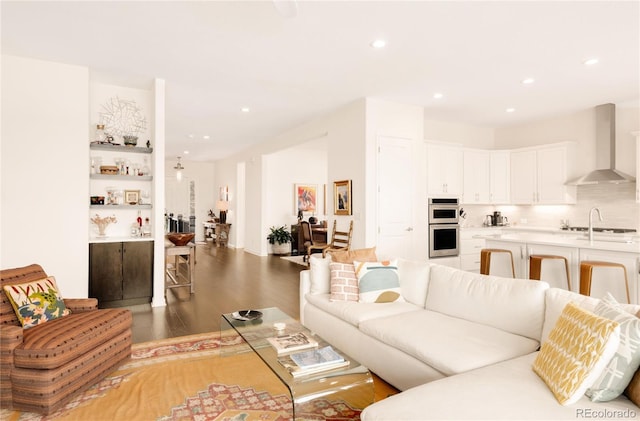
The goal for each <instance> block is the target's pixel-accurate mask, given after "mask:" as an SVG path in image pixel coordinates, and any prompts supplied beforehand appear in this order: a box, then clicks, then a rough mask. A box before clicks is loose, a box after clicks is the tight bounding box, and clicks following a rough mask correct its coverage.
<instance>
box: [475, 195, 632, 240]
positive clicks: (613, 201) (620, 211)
mask: <svg viewBox="0 0 640 421" xmlns="http://www.w3.org/2000/svg"><path fill="white" fill-rule="evenodd" d="M635 189H636V184H635V183H626V184H593V185H587V186H578V196H577V203H576V204H575V205H546V206H538V205H536V206H533V205H517V206H515V205H514V206H484V205H462V207H463V208H464V209H465V211H466V212H467V215H468V216H467V218H466V219H465V220H464V221H463V226H467V227H472V226H475V227H479V226H482V223H483V221H484V217H485V215H487V214H491V213H493V211H500V212H502V215H503V216H506V217H508V218H509V223H510V224H511V225H512V226H532V227H558V228H559V227H560V221H561V220H562V219H568V220H569V225H571V226H588V225H589V211H590V209H591V208H593V207H597V208H598V209H600V212H601V213H602V222H600V221H598V220H597V217H596V220H594V226H596V227H607V228H634V229H636V230H637V231H638V232H640V203H636V201H635V197H636V193H635Z"/></svg>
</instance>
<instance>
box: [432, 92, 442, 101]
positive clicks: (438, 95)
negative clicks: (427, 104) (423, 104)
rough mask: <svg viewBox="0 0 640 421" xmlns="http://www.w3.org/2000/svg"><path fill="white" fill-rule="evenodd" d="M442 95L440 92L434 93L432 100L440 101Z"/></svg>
mask: <svg viewBox="0 0 640 421" xmlns="http://www.w3.org/2000/svg"><path fill="white" fill-rule="evenodd" d="M443 96H444V95H442V94H441V93H440V92H436V93H435V94H433V98H434V99H440V98H442V97H443Z"/></svg>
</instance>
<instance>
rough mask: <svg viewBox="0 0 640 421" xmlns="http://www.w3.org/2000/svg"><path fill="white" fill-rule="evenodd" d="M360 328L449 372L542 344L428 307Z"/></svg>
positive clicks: (379, 319)
mask: <svg viewBox="0 0 640 421" xmlns="http://www.w3.org/2000/svg"><path fill="white" fill-rule="evenodd" d="M360 330H361V331H362V332H363V333H365V334H367V335H369V336H371V337H373V338H376V339H377V340H379V341H381V342H384V343H385V344H387V345H389V346H392V347H394V348H397V349H399V350H401V351H403V352H405V353H407V354H409V355H411V356H413V357H414V358H416V359H418V360H420V361H422V362H424V363H425V364H428V365H429V366H431V367H433V368H435V369H436V370H438V371H439V372H441V373H443V374H444V375H446V376H451V375H453V374H458V373H462V372H465V371H469V370H472V369H474V368H478V367H483V366H485V365H489V364H495V363H497V362H499V361H504V360H507V359H510V358H514V357H518V356H520V355H524V354H528V353H531V352H534V351H535V350H536V349H538V346H539V345H540V344H539V343H538V341H536V340H533V339H530V338H526V337H524V336H520V335H514V334H512V333H508V332H505V331H503V330H500V329H497V328H494V327H491V326H487V325H484V324H478V323H474V322H470V321H468V320H464V319H460V318H457V317H452V316H448V315H445V314H442V313H438V312H435V311H425V310H423V311H418V312H411V313H404V314H398V315H395V316H388V317H385V318H378V319H370V320H366V321H362V322H361V323H360Z"/></svg>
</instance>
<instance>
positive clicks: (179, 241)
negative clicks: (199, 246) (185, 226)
mask: <svg viewBox="0 0 640 421" xmlns="http://www.w3.org/2000/svg"><path fill="white" fill-rule="evenodd" d="M195 236H196V233H195V232H172V233H171V234H167V240H169V241H171V242H172V243H173V244H174V245H176V246H186V245H187V244H188V243H189V241H191V240H193V238H194V237H195Z"/></svg>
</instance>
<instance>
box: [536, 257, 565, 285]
mask: <svg viewBox="0 0 640 421" xmlns="http://www.w3.org/2000/svg"><path fill="white" fill-rule="evenodd" d="M545 260H552V261H554V260H564V270H565V273H566V278H567V290H568V291H571V280H570V275H569V261H568V260H567V258H566V257H564V256H556V255H554V254H532V255H531V256H529V279H533V280H536V281H539V280H540V274H541V273H542V263H543V262H544V261H545Z"/></svg>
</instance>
